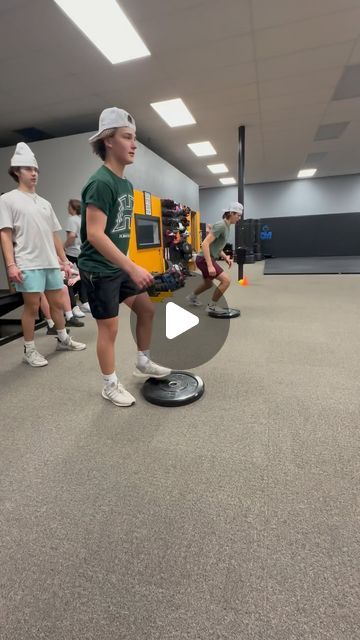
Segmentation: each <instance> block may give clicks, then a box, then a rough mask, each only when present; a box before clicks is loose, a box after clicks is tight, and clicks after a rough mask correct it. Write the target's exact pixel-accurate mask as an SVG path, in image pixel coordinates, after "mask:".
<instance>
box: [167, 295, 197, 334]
mask: <svg viewBox="0 0 360 640" xmlns="http://www.w3.org/2000/svg"><path fill="white" fill-rule="evenodd" d="M199 322H200V319H199V318H198V316H196V315H195V314H194V313H190V312H189V311H186V310H185V309H183V308H182V307H179V305H178V304H175V302H167V303H166V337H167V338H168V340H173V339H174V338H177V337H178V336H181V334H182V333H185V331H189V330H190V329H192V328H193V327H196V325H198V324H199Z"/></svg>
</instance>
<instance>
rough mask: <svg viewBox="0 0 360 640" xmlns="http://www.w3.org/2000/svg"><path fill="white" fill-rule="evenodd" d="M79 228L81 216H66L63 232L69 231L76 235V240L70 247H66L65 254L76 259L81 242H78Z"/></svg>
mask: <svg viewBox="0 0 360 640" xmlns="http://www.w3.org/2000/svg"><path fill="white" fill-rule="evenodd" d="M80 227H81V216H78V215H75V216H68V219H67V221H66V226H65V231H71V232H72V233H76V238H74V240H73V243H72V245H70V246H69V247H66V250H65V252H66V254H67V255H68V256H73V257H74V258H77V257H78V256H79V253H80V248H81V241H80Z"/></svg>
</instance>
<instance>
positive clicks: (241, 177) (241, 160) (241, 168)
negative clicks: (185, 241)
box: [235, 125, 245, 280]
mask: <svg viewBox="0 0 360 640" xmlns="http://www.w3.org/2000/svg"><path fill="white" fill-rule="evenodd" d="M238 152H239V157H238V202H240V204H242V205H243V207H244V213H245V203H244V184H245V127H244V125H242V126H241V127H239V146H238ZM243 217H244V214H243ZM240 224H241V223H240V222H238V223H237V224H236V225H235V250H236V249H237V248H238V246H239V245H240V242H241V240H240ZM243 275H244V265H243V264H240V263H239V262H238V280H241V278H243Z"/></svg>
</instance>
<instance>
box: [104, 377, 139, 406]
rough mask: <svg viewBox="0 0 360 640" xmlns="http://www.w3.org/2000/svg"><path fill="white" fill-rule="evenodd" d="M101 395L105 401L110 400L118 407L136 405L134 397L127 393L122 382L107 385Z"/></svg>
mask: <svg viewBox="0 0 360 640" xmlns="http://www.w3.org/2000/svg"><path fill="white" fill-rule="evenodd" d="M101 395H102V397H103V398H105V400H110V402H112V403H113V404H116V406H117V407H131V405H132V404H135V398H134V396H132V395H131V393H129V392H128V391H126V389H124V387H123V386H122V384H120V382H112V383H111V384H107V385H105V387H104V388H103V390H102V392H101Z"/></svg>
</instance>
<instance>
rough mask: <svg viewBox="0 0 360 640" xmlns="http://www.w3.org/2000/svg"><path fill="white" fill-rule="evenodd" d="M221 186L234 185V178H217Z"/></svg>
mask: <svg viewBox="0 0 360 640" xmlns="http://www.w3.org/2000/svg"><path fill="white" fill-rule="evenodd" d="M219 180H220V182H221V184H236V180H235V178H219Z"/></svg>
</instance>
